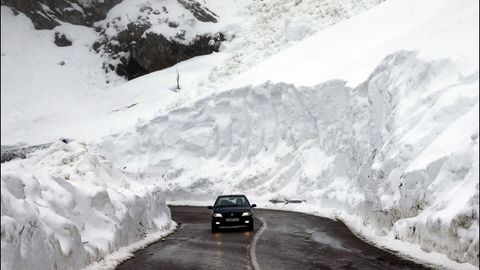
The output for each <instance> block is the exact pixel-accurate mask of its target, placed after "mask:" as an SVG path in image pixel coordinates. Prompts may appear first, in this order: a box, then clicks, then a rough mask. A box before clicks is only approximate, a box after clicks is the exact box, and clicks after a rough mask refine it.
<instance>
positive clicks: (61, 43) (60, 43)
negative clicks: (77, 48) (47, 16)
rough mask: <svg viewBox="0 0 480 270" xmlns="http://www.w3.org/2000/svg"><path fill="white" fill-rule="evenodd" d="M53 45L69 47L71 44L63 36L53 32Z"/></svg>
mask: <svg viewBox="0 0 480 270" xmlns="http://www.w3.org/2000/svg"><path fill="white" fill-rule="evenodd" d="M54 42H55V45H57V46H58V47H66V46H71V45H72V42H71V41H70V40H69V39H68V38H67V37H66V36H65V35H64V34H61V33H59V32H55V41H54Z"/></svg>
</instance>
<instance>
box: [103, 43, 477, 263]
mask: <svg viewBox="0 0 480 270" xmlns="http://www.w3.org/2000/svg"><path fill="white" fill-rule="evenodd" d="M453 69H454V64H453V63H452V62H451V61H448V60H435V61H424V60H420V59H418V57H417V54H416V53H414V52H409V51H401V52H397V53H394V54H392V55H390V56H388V57H386V58H385V59H384V60H383V62H382V63H381V64H380V65H379V66H378V67H377V68H376V69H375V70H374V72H373V73H372V74H371V75H370V76H369V78H368V79H367V80H366V81H365V82H363V83H362V84H360V85H359V86H358V87H356V88H353V89H352V88H350V87H348V86H346V85H345V82H344V81H339V80H336V81H328V82H325V83H322V84H319V85H317V86H314V87H298V88H297V87H294V86H293V85H289V84H283V83H278V84H273V83H265V84H262V85H260V86H257V87H245V88H240V89H235V90H230V91H225V92H221V93H217V94H214V95H211V96H209V97H207V98H205V99H202V100H200V101H197V102H194V103H192V104H191V105H188V106H184V107H182V108H179V109H175V110H172V111H170V112H169V113H167V114H165V115H161V116H159V117H157V118H155V119H153V120H151V121H148V122H146V123H143V124H139V125H138V126H137V128H136V130H135V131H133V132H124V133H121V134H118V135H115V136H112V137H109V138H106V139H105V140H104V142H103V143H102V144H101V151H102V153H104V154H105V155H106V156H107V157H108V158H110V159H112V161H113V162H114V163H116V164H119V165H120V166H125V167H126V168H127V170H129V171H131V172H136V173H137V174H139V175H141V177H143V178H144V179H161V180H160V183H162V186H166V194H167V198H168V199H171V200H182V199H187V198H188V199H191V200H198V201H208V200H212V199H214V197H215V195H216V194H224V193H237V192H245V193H247V194H249V196H252V197H254V198H255V199H256V200H261V201H268V200H269V199H278V198H283V197H286V198H303V199H306V200H307V201H309V202H310V203H313V204H315V205H317V206H318V207H319V208H322V209H330V210H331V211H333V213H337V214H338V215H340V214H342V213H345V212H346V213H348V214H349V215H352V216H359V217H361V218H362V220H364V224H365V225H369V226H373V227H374V228H375V230H376V231H377V233H378V234H383V235H385V234H390V235H391V237H395V238H400V239H403V240H407V241H410V242H415V243H418V244H419V245H420V246H421V247H422V248H423V249H424V250H427V251H439V252H442V253H445V254H447V255H448V256H449V257H450V258H451V259H453V260H457V261H459V262H469V263H472V264H475V265H478V257H477V254H478V250H479V249H478V214H479V213H478V87H479V85H478V73H475V74H471V75H470V76H465V77H461V76H460V77H457V76H451V74H452V70H453ZM458 194H462V196H458Z"/></svg>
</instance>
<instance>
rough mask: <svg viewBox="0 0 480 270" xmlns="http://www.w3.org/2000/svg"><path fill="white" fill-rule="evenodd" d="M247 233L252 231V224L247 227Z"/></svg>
mask: <svg viewBox="0 0 480 270" xmlns="http://www.w3.org/2000/svg"><path fill="white" fill-rule="evenodd" d="M247 231H253V222H252V223H250V225H248V227H247Z"/></svg>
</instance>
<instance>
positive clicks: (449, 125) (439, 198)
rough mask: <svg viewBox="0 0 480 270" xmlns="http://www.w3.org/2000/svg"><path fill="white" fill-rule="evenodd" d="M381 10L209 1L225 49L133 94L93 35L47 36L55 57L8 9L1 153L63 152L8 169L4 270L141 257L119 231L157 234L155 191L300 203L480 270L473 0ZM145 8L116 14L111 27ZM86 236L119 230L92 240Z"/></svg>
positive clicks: (172, 198) (142, 82)
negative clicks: (146, 228) (33, 148)
mask: <svg viewBox="0 0 480 270" xmlns="http://www.w3.org/2000/svg"><path fill="white" fill-rule="evenodd" d="M127 2H128V3H127ZM380 2H381V1H373V0H371V1H370V0H368V1H367V0H365V1H353V0H352V1H336V0H329V1H313V0H304V1H254V0H252V1H231V2H229V3H230V4H232V6H231V8H227V7H225V6H224V5H222V2H221V1H213V0H208V1H207V0H206V1H202V3H204V4H205V6H206V7H208V8H209V9H210V10H211V11H212V12H214V13H215V14H217V15H218V23H217V24H216V26H215V27H218V29H217V28H215V29H214V30H216V31H217V30H218V31H223V32H224V33H225V35H226V38H227V42H225V43H223V45H222V48H221V50H220V52H219V53H214V54H212V55H208V56H202V57H196V58H194V59H190V60H188V61H184V62H182V63H179V64H178V65H176V66H175V67H172V68H168V69H165V70H162V71H158V72H155V73H152V74H149V75H146V76H143V77H141V78H138V79H135V80H132V81H130V82H124V81H123V80H122V79H121V78H118V77H116V76H114V75H113V74H111V73H110V74H105V73H103V70H102V69H101V63H102V61H103V59H102V58H101V57H100V56H99V55H97V54H95V53H94V52H93V50H91V48H90V45H89V44H91V43H93V42H94V41H95V40H96V39H97V38H98V34H97V33H95V32H94V31H93V30H92V29H88V28H85V27H81V26H72V25H69V24H62V25H60V26H58V27H57V28H56V29H55V30H59V29H61V32H63V33H65V35H66V36H67V37H68V38H69V39H70V40H72V41H73V44H72V46H70V47H62V48H58V47H56V46H55V45H53V37H54V31H50V30H42V31H35V30H34V29H33V26H32V24H31V23H30V22H29V21H28V19H27V18H26V17H25V16H24V15H22V14H19V15H17V16H14V15H13V13H12V12H11V11H10V10H9V9H8V8H5V7H2V25H15V26H16V27H15V28H13V27H2V52H1V54H2V56H1V59H2V60H1V61H2V79H1V80H2V90H1V95H2V144H8V145H20V146H22V147H23V146H25V145H24V144H21V143H22V142H24V143H27V144H44V143H49V142H52V141H56V140H57V139H58V138H60V137H66V138H72V139H74V141H73V142H72V143H69V144H62V143H58V142H55V143H53V145H52V146H51V147H50V148H48V149H46V150H41V151H38V152H34V153H30V154H27V156H26V157H27V159H25V160H12V161H10V162H7V163H4V164H2V172H1V173H2V268H3V267H5V268H6V269H12V268H13V269H16V268H20V269H22V268H21V267H24V268H25V269H27V268H28V266H31V263H35V262H36V263H38V264H36V266H38V265H42V266H43V265H45V268H47V269H48V268H49V265H55V264H57V265H58V266H66V265H67V264H68V265H71V266H72V267H73V268H75V267H84V266H86V265H87V264H89V263H91V262H93V261H98V260H100V259H101V258H102V257H104V256H106V255H107V254H109V253H111V252H113V251H116V250H118V249H119V248H120V247H121V246H125V245H130V247H133V248H134V247H140V246H142V245H143V244H142V243H139V242H137V243H133V242H135V241H139V240H141V239H143V238H142V237H138V236H135V235H134V234H135V233H137V231H136V229H137V227H138V223H134V222H132V221H127V222H125V221H123V222H121V223H119V221H120V220H123V219H125V218H126V216H128V215H130V216H131V217H135V218H134V219H135V221H136V220H139V221H140V220H142V224H144V225H145V224H151V226H153V225H155V226H156V227H155V228H156V230H153V231H156V232H157V233H158V231H160V232H163V231H167V230H168V228H171V227H169V226H171V223H169V215H168V209H167V208H166V207H165V206H164V201H163V196H162V195H154V194H157V193H154V192H155V191H160V190H162V191H164V193H165V196H166V198H167V199H168V200H169V202H173V203H175V202H177V203H179V202H186V201H188V202H190V203H195V204H199V203H203V202H209V203H211V202H212V201H213V199H214V198H215V197H216V196H217V195H219V194H222V193H233V192H235V193H237V192H239V193H245V194H247V196H248V197H249V198H251V200H254V201H255V202H257V204H260V205H263V206H267V207H277V206H273V205H272V204H271V203H269V200H271V199H277V200H283V199H302V200H303V199H304V200H306V203H302V204H300V205H299V206H298V207H296V206H294V205H290V204H289V206H288V207H289V209H296V210H300V211H307V212H312V213H317V214H321V215H326V216H329V217H332V218H339V219H341V220H343V221H344V222H345V223H346V224H347V225H348V226H350V228H352V231H354V232H356V233H358V234H359V235H360V236H361V237H364V238H366V239H369V240H370V241H372V242H373V243H375V244H377V245H379V246H381V247H384V248H388V249H393V250H398V251H400V252H401V253H403V254H407V255H408V256H412V257H414V258H418V259H420V260H424V261H428V262H430V263H433V264H437V265H439V266H440V267H444V268H449V269H477V268H478V265H479V258H478V254H479V243H478V242H479V233H478V229H479V228H478V226H479V224H478V223H479V222H478V221H479V217H478V216H479V198H478V196H479V195H478V194H479V185H478V180H479V171H478V167H479V161H478V155H479V146H478V134H479V128H478V127H479V118H478V114H479V97H478V95H479V90H478V89H479V82H478V81H479V80H478V77H479V75H478V74H479V73H478V58H479V57H478V51H479V43H478V40H479V36H478V34H479V27H478V25H479V13H478V10H479V9H478V1H474V0H455V1H454V0H424V1H415V0H389V1H386V2H382V3H380ZM142 3H145V2H144V1H140V0H139V1H124V2H122V4H120V5H118V6H117V7H116V8H117V9H118V12H119V16H120V15H121V16H123V17H122V22H123V18H127V19H128V18H130V19H131V20H133V19H134V18H135V17H129V16H130V15H129V12H132V14H136V13H135V12H138V11H139V10H140V9H139V8H138V7H140V6H141V5H142ZM150 3H153V4H152V5H156V4H157V2H153V1H150ZM168 3H173V1H172V2H168ZM132 5H133V6H135V5H136V6H135V8H132V9H129V8H127V7H129V6H132ZM138 5H140V6H138ZM172 5H173V4H172ZM160 8H161V7H160ZM172 10H175V9H174V8H173V7H172ZM123 11H125V13H122V12H123ZM114 12H117V11H115V10H112V14H109V16H107V19H106V20H107V21H108V20H113V19H114V18H116V17H117V16H113V14H114ZM136 15H138V14H136ZM173 15H174V14H173V13H172V16H173ZM151 18H153V17H151ZM172 18H173V17H172ZM175 19H178V18H175ZM184 19H186V20H188V18H187V17H185V18H184ZM182 22H183V21H182ZM126 23H128V20H127V22H126ZM207 24H209V23H205V25H207ZM198 25H203V23H198ZM198 25H197V26H198ZM190 26H191V25H190ZM190 26H189V25H188V23H187V24H185V26H182V27H190ZM199 27H200V28H198V29H197V28H195V29H197V30H198V31H202V29H203V28H202V27H201V26H199ZM152 29H153V30H155V29H156V28H155V27H153V28H152ZM212 29H213V28H212ZM153 30H152V31H153ZM157 30H158V31H160V32H162V31H164V30H165V29H163V30H162V29H157ZM197 30H195V31H197ZM192 31H193V30H192ZM192 33H194V32H192ZM171 34H172V35H175V33H173V32H172V33H171ZM6 40H8V41H9V42H8V43H7V42H3V41H6ZM32 40H34V41H35V42H32ZM62 61H63V62H64V64H61V63H62ZM177 70H178V71H179V74H180V84H181V91H179V92H176V91H174V89H175V86H176V81H175V79H176V74H177V72H176V71H177ZM106 81H108V82H109V83H108V84H107V83H106ZM78 141H86V142H89V144H88V146H85V145H83V144H81V143H78ZM65 149H66V150H65ZM97 152H98V153H97ZM99 153H100V154H99ZM101 156H105V157H106V158H105V159H104V158H103V157H101ZM72 158H73V159H72ZM64 159H65V160H66V162H67V163H66V164H63V160H64ZM110 162H111V163H110ZM70 165H71V167H70ZM118 168H122V169H118ZM77 171H78V174H80V175H83V176H79V175H78V174H77ZM66 178H69V179H66ZM80 182H81V183H82V184H81V185H80V184H78V183H80ZM16 183H19V184H18V185H17V184H16ZM125 185H127V186H129V188H122V187H124V186H125ZM97 194H98V195H97ZM102 194H103V195H102ZM105 194H107V195H108V197H107V196H106V195H105ZM135 194H136V195H135ZM155 196H158V197H155ZM156 199H158V200H156ZM94 202H96V203H94ZM103 202H105V204H102V203H103ZM92 203H94V204H96V205H100V206H99V208H100V210H98V209H96V208H94V207H89V208H87V207H84V206H85V205H91V204H92ZM103 205H111V206H112V207H104V208H102V206H103ZM126 205H128V206H129V207H128V211H133V213H128V214H127V212H128V211H127V210H126V209H127V208H126ZM133 206H135V207H133ZM83 207H84V208H83ZM136 207H149V209H151V211H153V212H154V215H151V216H148V215H147V216H142V215H141V214H140V213H139V212H136V209H137V208H136ZM77 208H78V209H77ZM97 208H98V207H97ZM75 209H77V210H78V211H74V210H75ZM117 209H120V210H117ZM122 209H123V210H122ZM114 211H115V212H114ZM102 213H105V214H107V216H105V215H104V214H102ZM112 213H115V216H112ZM109 215H110V216H109ZM155 215H157V216H160V217H162V218H160V219H158V220H153V219H150V218H149V217H153V216H155ZM29 221H30V222H36V223H32V224H33V225H35V226H36V227H33V226H32V225H31V224H30V223H29ZM107 221H108V222H107ZM144 221H145V222H144ZM82 224H86V225H85V226H83V225H82ZM87 224H90V225H87ZM92 224H93V225H95V226H96V228H97V229H98V228H99V229H101V230H103V229H105V230H108V231H109V232H111V231H114V230H115V229H114V228H115V225H114V224H117V226H127V227H117V231H118V233H117V234H116V235H111V234H105V235H106V236H107V237H103V235H102V239H103V240H100V239H97V238H95V235H96V233H94V232H97V231H96V230H95V231H89V230H88V228H89V226H93V225H92ZM169 224H170V225H169ZM81 225H82V226H83V227H82V226H81ZM97 225H98V226H97ZM23 226H25V228H24V229H23V231H22V228H23ZM103 226H105V227H103ZM64 228H66V229H64ZM152 228H154V227H152ZM153 231H152V232H153ZM27 232H28V233H32V235H34V236H35V237H34V238H31V237H30V238H27V237H26V236H25V235H27ZM102 234H103V233H102ZM125 235H127V236H125ZM152 237H154V236H152ZM28 239H30V240H28ZM45 239H47V240H46V241H47V243H50V244H49V246H47V248H46V249H41V248H40V246H39V243H40V242H39V241H45ZM85 239H87V240H85ZM37 240H38V241H37ZM150 240H151V239H150V238H147V239H143V241H144V242H145V241H147V242H148V241H150ZM22 241H33V242H32V243H29V244H28V245H26V244H24V242H22ZM36 241H37V242H36ZM85 241H89V243H83V242H85ZM22 243H23V244H22ZM131 244H132V245H133V246H132V245H131ZM35 245H36V246H35ZM90 245H92V246H90ZM35 247H38V248H37V249H35ZM29 248H31V249H29ZM126 249H127V250H130V249H129V248H126ZM47 250H48V251H49V253H48V254H57V255H58V256H57V255H55V257H49V256H46V255H42V252H43V251H45V252H46V251H47ZM52 252H53V253H52ZM55 252H56V253H55ZM128 252H129V251H125V250H119V252H118V253H116V255H115V254H114V255H111V256H113V257H112V258H111V259H106V260H104V261H103V262H102V263H99V264H98V265H97V266H92V267H93V268H95V267H99V268H101V267H107V268H108V267H110V265H112V264H115V262H116V261H118V260H117V259H118V258H119V257H123V256H129V255H128ZM37 253H38V257H37V255H36V254H37ZM32 254H33V255H34V256H33V258H32ZM73 254H75V256H73ZM117 255H118V256H119V257H116V256H117ZM26 258H30V259H31V261H29V260H27V259H26ZM60 268H61V267H60Z"/></svg>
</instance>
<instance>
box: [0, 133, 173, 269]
mask: <svg viewBox="0 0 480 270" xmlns="http://www.w3.org/2000/svg"><path fill="white" fill-rule="evenodd" d="M1 185H2V191H1V193H2V205H1V208H2V228H1V230H2V269H53V268H55V267H56V268H60V269H80V268H83V267H86V266H88V265H89V264H90V263H93V262H95V261H99V260H100V259H102V258H103V257H104V256H105V255H107V254H110V253H112V252H114V251H117V250H118V249H119V248H120V247H123V246H126V245H129V244H132V243H134V242H138V241H140V240H143V239H145V238H148V237H149V238H150V241H152V238H153V239H158V238H159V237H161V236H162V235H165V234H167V233H168V232H170V231H171V230H173V229H174V228H175V223H174V222H172V221H171V218H170V210H169V209H168V207H167V206H166V202H165V199H164V196H163V194H162V191H161V189H160V187H159V186H151V185H145V183H143V182H142V181H141V180H139V179H138V177H135V176H134V175H132V174H131V173H127V172H125V171H122V170H121V169H119V168H116V167H115V166H114V165H112V164H111V163H110V162H109V161H107V160H105V159H104V158H103V157H101V156H99V155H98V153H95V152H92V151H91V150H89V149H88V147H87V146H86V145H84V144H81V143H77V142H71V143H69V144H64V143H63V142H55V143H54V144H53V145H52V146H50V147H49V148H47V149H46V150H41V151H37V152H35V153H34V154H32V155H31V156H29V157H28V158H27V159H25V160H14V161H11V162H8V163H5V164H2V176H1ZM110 264H111V263H110Z"/></svg>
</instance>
